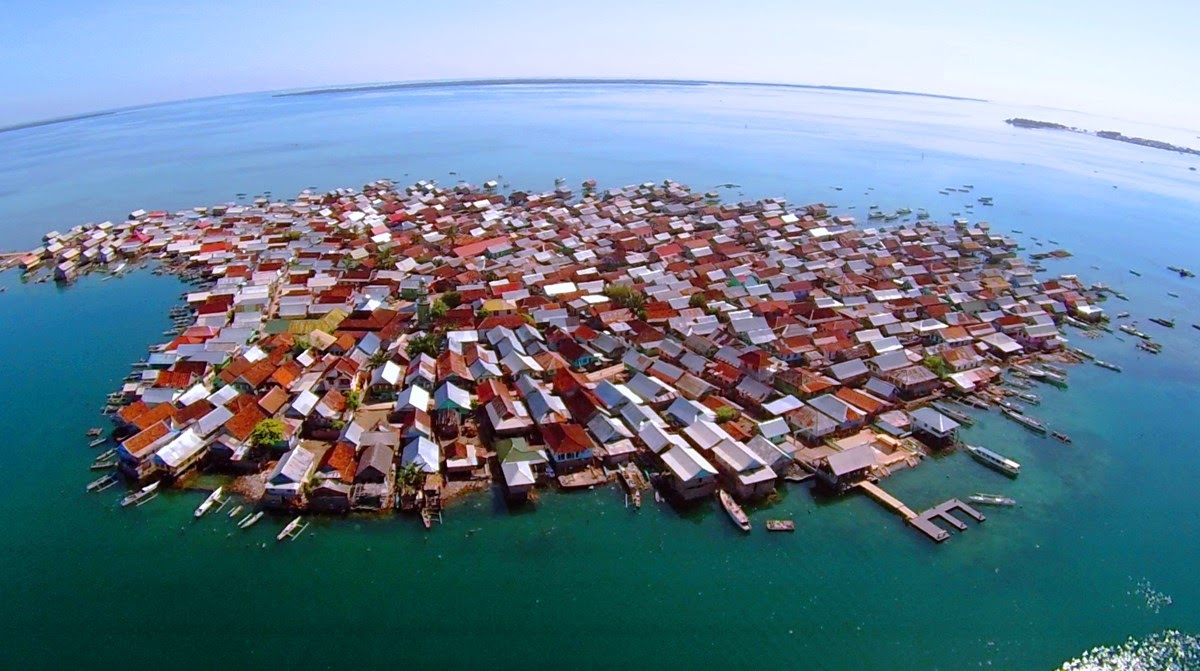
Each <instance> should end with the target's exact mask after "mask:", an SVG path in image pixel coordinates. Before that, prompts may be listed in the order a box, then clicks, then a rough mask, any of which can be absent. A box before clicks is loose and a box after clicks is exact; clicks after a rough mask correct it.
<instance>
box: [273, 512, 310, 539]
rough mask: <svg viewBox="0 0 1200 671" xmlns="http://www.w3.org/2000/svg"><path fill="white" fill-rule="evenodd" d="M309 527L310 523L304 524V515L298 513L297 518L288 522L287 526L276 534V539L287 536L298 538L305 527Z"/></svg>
mask: <svg viewBox="0 0 1200 671" xmlns="http://www.w3.org/2000/svg"><path fill="white" fill-rule="evenodd" d="M307 527H308V525H307V524H304V516H303V515H297V516H296V519H294V520H292V521H291V522H288V523H287V526H285V527H283V530H282V531H280V532H279V533H278V534H276V535H275V540H276V541H277V542H278V541H281V540H283V539H285V538H287V539H289V540H296V538H297V537H298V536H299V535H300V534H301V533H303V532H304V529H305V528H307Z"/></svg>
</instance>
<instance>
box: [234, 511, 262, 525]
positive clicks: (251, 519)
mask: <svg viewBox="0 0 1200 671" xmlns="http://www.w3.org/2000/svg"><path fill="white" fill-rule="evenodd" d="M262 516H263V513H262V511H261V510H260V511H258V512H256V513H250V514H249V515H246V516H245V517H243V518H242V521H241V522H238V528H239V529H249V528H250V527H252V526H254V525H255V524H257V523H258V521H259V520H261V519H262Z"/></svg>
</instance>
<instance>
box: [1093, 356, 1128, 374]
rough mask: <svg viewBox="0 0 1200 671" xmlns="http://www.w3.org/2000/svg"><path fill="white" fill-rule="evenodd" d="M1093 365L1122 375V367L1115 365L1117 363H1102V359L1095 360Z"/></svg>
mask: <svg viewBox="0 0 1200 671" xmlns="http://www.w3.org/2000/svg"><path fill="white" fill-rule="evenodd" d="M1092 363H1094V364H1096V365H1097V366H1099V367H1101V368H1107V369H1109V370H1115V371H1117V372H1118V373H1120V372H1121V367H1120V366H1118V365H1117V364H1115V363H1109V362H1107V361H1101V360H1100V359H1096V360H1095V361H1093V362H1092Z"/></svg>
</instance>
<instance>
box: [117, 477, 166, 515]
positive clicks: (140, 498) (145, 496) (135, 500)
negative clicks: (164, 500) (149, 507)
mask: <svg viewBox="0 0 1200 671" xmlns="http://www.w3.org/2000/svg"><path fill="white" fill-rule="evenodd" d="M158 485H159V482H158V480H155V481H154V482H151V483H150V484H148V485H146V486H145V487H142V488H141V489H139V490H137V491H136V492H130V493H129V494H126V495H125V498H123V499H121V507H122V508H126V507H129V506H131V505H134V504H137V505H139V506H140V505H142V504H143V503H145V502H146V501H149V500H150V499H152V498H154V497H155V496H157V492H158Z"/></svg>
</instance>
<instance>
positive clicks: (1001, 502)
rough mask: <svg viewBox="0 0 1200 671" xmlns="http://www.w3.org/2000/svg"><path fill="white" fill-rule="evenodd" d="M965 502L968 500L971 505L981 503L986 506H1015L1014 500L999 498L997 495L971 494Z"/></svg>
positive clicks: (1004, 497)
mask: <svg viewBox="0 0 1200 671" xmlns="http://www.w3.org/2000/svg"><path fill="white" fill-rule="evenodd" d="M967 500H969V501H970V502H971V503H982V504H984V505H987V506H1015V505H1017V502H1016V500H1015V499H1010V498H1009V497H1007V496H1001V495H999V494H983V493H979V494H972V495H971V496H968V497H967Z"/></svg>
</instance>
